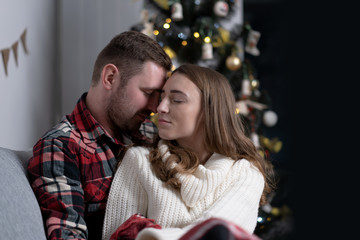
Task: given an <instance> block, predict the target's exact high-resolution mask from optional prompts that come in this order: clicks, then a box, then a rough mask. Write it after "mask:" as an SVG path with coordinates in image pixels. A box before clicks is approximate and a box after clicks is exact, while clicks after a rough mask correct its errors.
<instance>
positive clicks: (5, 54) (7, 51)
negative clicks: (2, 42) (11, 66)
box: [1, 48, 10, 76]
mask: <svg viewBox="0 0 360 240" xmlns="http://www.w3.org/2000/svg"><path fill="white" fill-rule="evenodd" d="M1 55H2V59H3V63H4V69H5V74H6V76H7V74H8V72H7V66H8V62H9V55H10V48H6V49H3V50H1Z"/></svg>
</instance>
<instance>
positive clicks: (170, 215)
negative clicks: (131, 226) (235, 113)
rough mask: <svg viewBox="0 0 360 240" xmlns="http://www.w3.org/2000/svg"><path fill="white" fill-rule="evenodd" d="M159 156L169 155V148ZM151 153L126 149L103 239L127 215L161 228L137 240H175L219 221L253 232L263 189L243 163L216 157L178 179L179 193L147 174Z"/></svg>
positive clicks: (162, 148)
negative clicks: (138, 216)
mask: <svg viewBox="0 0 360 240" xmlns="http://www.w3.org/2000/svg"><path fill="white" fill-rule="evenodd" d="M159 146H160V151H161V152H162V153H163V154H165V155H164V159H166V158H167V157H168V156H169V152H167V149H168V148H167V146H166V145H165V144H162V141H160V143H159ZM148 154H149V150H148V149H146V148H143V147H133V148H130V149H129V150H128V151H127V153H126V154H125V156H124V158H123V160H122V162H121V165H120V167H119V169H118V170H117V172H116V173H115V176H114V179H113V182H112V186H111V189H110V193H109V198H108V202H107V206H106V213H105V219H104V226H103V240H104V239H106V240H107V239H109V238H110V236H111V234H112V233H113V232H115V230H116V229H117V227H118V226H120V225H121V224H122V223H123V222H125V221H126V220H127V219H128V218H129V217H130V216H131V215H133V214H135V213H140V214H142V215H144V216H146V217H147V218H152V219H155V222H156V223H157V224H159V225H161V226H162V228H163V229H154V228H146V229H144V230H142V231H141V232H140V233H139V235H138V237H137V238H136V239H164V240H171V239H178V238H179V237H181V235H183V234H184V233H185V232H186V231H187V230H189V229H190V228H191V227H193V226H194V225H195V224H196V223H198V222H200V221H203V220H205V219H208V218H210V217H220V218H224V219H226V220H229V221H232V222H234V223H235V224H238V225H239V226H240V227H242V228H243V229H245V230H246V231H248V232H249V233H253V231H254V229H255V227H256V222H257V215H258V208H259V201H260V197H261V194H262V191H263V188H264V178H263V176H262V175H261V173H260V172H259V171H258V170H257V168H255V167H254V166H253V165H252V164H251V163H250V162H249V161H247V160H246V159H241V160H239V161H234V160H232V159H230V158H227V157H224V156H222V155H220V154H217V153H214V154H213V155H212V156H211V157H210V159H209V160H208V161H207V162H206V163H205V165H200V166H199V167H198V169H197V170H196V171H195V173H194V174H192V175H190V174H187V175H181V176H180V175H179V174H178V177H179V179H180V181H181V184H182V185H181V191H178V190H175V189H173V188H171V187H167V186H165V184H164V182H162V181H161V180H160V179H158V178H157V177H156V175H155V173H154V172H153V171H152V170H151V166H150V162H149V160H148Z"/></svg>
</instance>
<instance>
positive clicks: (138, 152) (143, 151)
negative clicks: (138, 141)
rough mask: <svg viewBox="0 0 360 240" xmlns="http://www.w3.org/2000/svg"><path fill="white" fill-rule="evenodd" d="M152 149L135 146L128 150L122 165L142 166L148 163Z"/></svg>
mask: <svg viewBox="0 0 360 240" xmlns="http://www.w3.org/2000/svg"><path fill="white" fill-rule="evenodd" d="M149 152H150V149H149V148H147V147H143V146H133V147H130V148H128V149H127V150H126V153H125V154H124V157H123V159H122V160H121V161H122V163H126V164H130V165H142V164H144V163H145V162H148V157H149Z"/></svg>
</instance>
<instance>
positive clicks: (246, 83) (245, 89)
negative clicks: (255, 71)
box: [241, 78, 251, 97]
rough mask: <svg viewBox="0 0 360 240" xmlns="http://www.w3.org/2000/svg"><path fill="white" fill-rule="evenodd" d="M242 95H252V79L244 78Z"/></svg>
mask: <svg viewBox="0 0 360 240" xmlns="http://www.w3.org/2000/svg"><path fill="white" fill-rule="evenodd" d="M241 95H242V96H243V97H248V96H250V95H251V87H250V80H249V79H246V78H244V79H243V80H242V82H241Z"/></svg>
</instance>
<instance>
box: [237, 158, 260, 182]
mask: <svg viewBox="0 0 360 240" xmlns="http://www.w3.org/2000/svg"><path fill="white" fill-rule="evenodd" d="M233 167H234V168H235V169H236V170H238V171H239V172H241V173H243V174H242V176H247V177H252V178H256V179H259V180H261V181H262V180H263V175H262V174H261V172H260V170H259V169H258V168H257V167H256V166H255V165H254V164H253V163H252V162H251V161H249V160H247V159H245V158H242V159H239V160H237V161H235V163H234V165H233ZM245 173H246V174H245Z"/></svg>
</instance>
